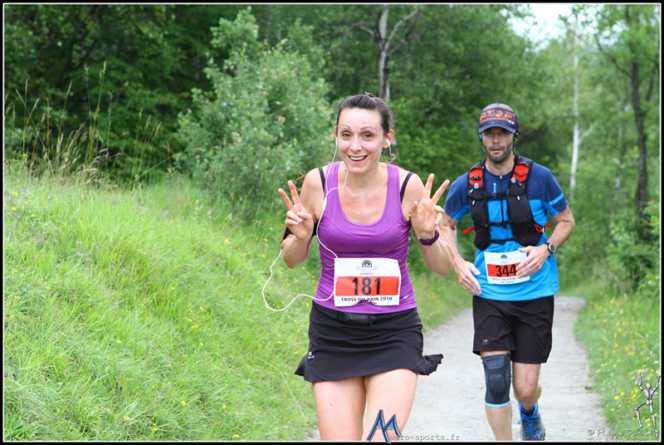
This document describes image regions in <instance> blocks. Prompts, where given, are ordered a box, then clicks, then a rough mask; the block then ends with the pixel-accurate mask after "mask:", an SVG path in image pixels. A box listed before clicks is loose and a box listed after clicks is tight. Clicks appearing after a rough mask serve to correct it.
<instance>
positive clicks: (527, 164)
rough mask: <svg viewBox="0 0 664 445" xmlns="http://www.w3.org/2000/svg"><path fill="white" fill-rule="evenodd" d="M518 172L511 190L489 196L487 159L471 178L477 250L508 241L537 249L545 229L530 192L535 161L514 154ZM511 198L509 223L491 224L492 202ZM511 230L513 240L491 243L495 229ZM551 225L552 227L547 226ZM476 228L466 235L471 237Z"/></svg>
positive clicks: (471, 212) (493, 241)
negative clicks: (536, 216) (535, 214)
mask: <svg viewBox="0 0 664 445" xmlns="http://www.w3.org/2000/svg"><path fill="white" fill-rule="evenodd" d="M514 158H515V159H514V169H513V170H512V177H511V178H510V184H509V186H508V187H507V190H506V191H504V192H500V193H488V192H487V191H486V185H485V181H484V169H485V165H484V164H485V162H486V159H483V160H482V161H480V162H479V163H477V164H476V165H475V166H474V167H473V168H472V169H470V173H469V174H468V198H469V201H468V205H469V207H470V216H472V218H473V222H474V223H475V226H474V229H475V247H477V248H478V249H480V250H484V249H486V248H487V247H489V245H490V244H491V243H497V244H505V243H506V242H507V241H512V240H513V241H516V242H518V243H519V244H521V245H522V246H535V245H537V243H538V242H539V240H540V239H541V238H542V233H543V232H544V228H543V227H542V226H540V225H538V224H536V223H535V220H534V219H533V212H532V211H531V209H530V203H529V202H528V195H527V194H526V189H527V185H528V178H530V171H531V169H532V166H533V161H532V160H530V159H528V158H525V157H523V156H519V155H517V154H516V153H515V154H514ZM493 197H496V198H500V199H501V201H502V198H503V197H506V198H507V221H501V222H491V221H490V220H489V205H488V200H489V198H493ZM508 225H509V226H510V229H511V230H512V235H513V237H512V238H507V239H498V240H495V239H491V226H501V227H507V226H508ZM547 225H548V223H547ZM471 230H473V227H471V228H470V229H468V230H466V231H464V233H468V232H470V231H471Z"/></svg>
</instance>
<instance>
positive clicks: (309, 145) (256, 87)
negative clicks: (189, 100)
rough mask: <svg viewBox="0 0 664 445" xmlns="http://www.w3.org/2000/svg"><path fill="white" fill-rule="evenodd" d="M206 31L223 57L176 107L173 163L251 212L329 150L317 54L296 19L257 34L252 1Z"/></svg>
mask: <svg viewBox="0 0 664 445" xmlns="http://www.w3.org/2000/svg"><path fill="white" fill-rule="evenodd" d="M212 32H213V39H212V45H213V46H215V47H217V48H228V49H229V58H228V59H227V60H226V61H225V62H224V64H223V67H221V68H220V67H219V66H217V64H216V63H215V62H214V60H212V59H211V60H210V61H209V63H208V68H206V70H205V74H206V75H207V77H208V78H209V79H210V81H211V83H212V85H213V90H212V91H211V92H209V93H205V92H202V91H201V90H198V89H195V90H193V97H194V107H193V108H194V109H193V110H189V112H188V113H187V114H180V115H179V118H178V124H179V125H178V127H179V130H178V135H179V137H180V138H181V139H182V140H183V141H184V143H185V145H186V147H187V150H186V152H185V153H184V154H182V155H181V156H180V157H179V165H180V166H181V167H183V168H185V169H187V170H188V171H189V172H190V173H191V174H192V175H193V177H194V178H196V179H197V180H198V181H200V182H201V183H202V185H203V186H204V187H206V188H207V189H209V190H210V191H212V192H213V193H214V194H215V195H219V196H223V197H224V198H225V200H228V201H230V203H231V205H232V206H233V208H234V209H233V210H234V212H235V213H236V214H241V215H248V214H252V213H257V212H260V211H261V210H265V209H267V208H269V206H270V205H271V204H272V203H274V202H275V200H277V199H280V198H279V196H278V195H277V188H278V187H282V188H285V186H286V181H287V180H288V179H293V180H295V179H296V178H297V177H298V176H300V175H302V174H304V173H306V172H307V171H308V170H309V169H311V168H314V167H316V166H319V165H321V164H322V163H323V162H324V157H325V156H324V154H325V153H330V152H331V151H330V148H331V146H332V144H333V141H332V129H331V128H332V117H333V115H332V110H331V108H330V106H329V104H328V102H327V100H326V99H325V94H326V93H327V91H328V87H327V85H326V83H325V81H324V80H323V78H322V77H321V69H320V68H322V61H323V55H322V52H321V50H319V49H318V48H317V47H316V46H315V45H314V44H313V42H312V41H311V39H310V38H309V34H310V31H309V30H308V29H307V28H306V27H303V26H302V25H300V23H299V21H298V22H296V23H294V24H293V26H292V27H291V28H290V30H289V31H288V38H286V39H283V40H282V41H281V42H280V43H279V44H277V45H276V46H275V47H273V48H271V47H269V46H267V44H266V43H264V42H259V41H258V39H257V36H258V26H257V25H256V21H255V19H254V17H253V16H252V15H251V8H247V9H246V10H244V11H241V12H240V13H239V14H238V16H237V19H236V20H235V21H233V22H231V21H228V20H225V19H221V20H220V21H219V26H218V27H216V28H213V29H212ZM299 48H301V49H302V51H299V50H298V49H299Z"/></svg>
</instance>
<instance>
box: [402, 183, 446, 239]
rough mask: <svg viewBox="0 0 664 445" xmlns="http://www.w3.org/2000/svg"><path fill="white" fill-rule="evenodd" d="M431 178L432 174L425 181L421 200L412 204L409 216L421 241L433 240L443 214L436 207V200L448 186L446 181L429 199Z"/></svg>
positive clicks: (439, 208) (437, 206) (442, 211)
mask: <svg viewBox="0 0 664 445" xmlns="http://www.w3.org/2000/svg"><path fill="white" fill-rule="evenodd" d="M433 178H434V174H433V173H431V174H430V175H429V178H428V179H427V183H426V184H425V185H424V191H423V192H422V198H421V199H420V201H419V202H417V201H414V202H413V211H412V213H411V216H410V222H411V224H412V226H413V230H415V233H416V234H417V236H420V237H421V238H423V239H430V238H433V236H434V232H435V230H436V228H437V226H438V223H439V222H440V219H441V218H442V214H443V213H445V210H443V208H442V207H440V206H439V205H438V200H439V199H440V197H441V196H443V193H445V190H446V189H447V186H449V185H450V180H449V179H446V180H445V181H443V184H442V185H441V186H440V187H439V188H438V190H436V193H434V194H433V196H432V197H430V196H431V188H432V186H433Z"/></svg>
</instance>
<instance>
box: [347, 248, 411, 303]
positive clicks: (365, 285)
mask: <svg viewBox="0 0 664 445" xmlns="http://www.w3.org/2000/svg"><path fill="white" fill-rule="evenodd" d="M400 290H401V271H400V269H399V262H398V261H397V260H392V259H389V258H336V259H335V260H334V305H335V306H337V307H345V306H353V305H355V304H357V303H359V302H360V301H368V302H370V303H373V304H375V305H378V306H396V305H398V304H399V294H400Z"/></svg>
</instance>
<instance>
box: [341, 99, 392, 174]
mask: <svg viewBox="0 0 664 445" xmlns="http://www.w3.org/2000/svg"><path fill="white" fill-rule="evenodd" d="M392 134H393V132H392V130H390V131H389V132H388V134H387V135H386V134H384V133H383V128H382V127H381V116H380V113H379V112H378V111H373V110H365V109H362V108H349V109H346V110H343V111H342V112H341V114H340V115H339V123H338V125H337V128H336V129H335V136H336V138H337V145H338V147H339V153H340V154H341V160H342V161H343V162H344V163H345V164H346V167H347V168H348V169H349V170H350V171H351V172H353V173H356V174H362V173H365V172H367V171H369V170H371V169H372V168H373V167H374V166H375V165H376V164H377V163H378V162H379V161H380V155H381V153H382V150H383V148H384V147H387V146H388V143H387V140H388V139H389V138H390V137H391V136H392Z"/></svg>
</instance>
